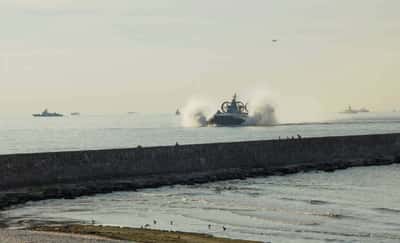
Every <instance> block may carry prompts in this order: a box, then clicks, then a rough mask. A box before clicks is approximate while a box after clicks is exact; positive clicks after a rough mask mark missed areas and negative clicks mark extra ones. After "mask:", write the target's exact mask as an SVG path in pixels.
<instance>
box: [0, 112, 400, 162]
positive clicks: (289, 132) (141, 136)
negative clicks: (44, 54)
mask: <svg viewBox="0 0 400 243" xmlns="http://www.w3.org/2000/svg"><path fill="white" fill-rule="evenodd" d="M392 132H400V113H368V114H357V115H343V114H338V115H337V118H335V119H333V120H329V121H324V122H319V123H291V124H282V125H278V126H269V127H234V128H232V127H230V128H223V127H202V128H185V127H183V126H182V125H181V122H180V117H179V116H175V115H172V114H140V113H138V114H126V115H125V114H122V115H107V116H99V115H98V116H95V115H81V116H69V117H62V118H34V117H30V116H26V117H1V116H0V154H9V153H29V152H48V151H66V150H67V151H68V150H81V149H103V148H125V147H136V146H138V145H142V146H155V145H172V144H175V143H176V142H178V143H179V144H192V143H212V142H229V141H243V140H259V139H278V137H279V136H280V137H282V138H286V137H287V136H289V137H291V136H296V135H297V134H300V135H302V136H303V137H318V136H339V135H348V134H354V135H356V134H371V133H392Z"/></svg>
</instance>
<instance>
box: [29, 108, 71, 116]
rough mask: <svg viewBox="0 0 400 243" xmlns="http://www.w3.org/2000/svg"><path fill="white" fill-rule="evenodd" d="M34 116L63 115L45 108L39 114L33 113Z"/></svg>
mask: <svg viewBox="0 0 400 243" xmlns="http://www.w3.org/2000/svg"><path fill="white" fill-rule="evenodd" d="M33 116H34V117H61V116H64V115H63V114H60V113H56V112H49V111H48V110H47V109H45V110H44V111H43V112H42V113H40V114H33Z"/></svg>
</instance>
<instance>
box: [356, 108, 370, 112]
mask: <svg viewBox="0 0 400 243" xmlns="http://www.w3.org/2000/svg"><path fill="white" fill-rule="evenodd" d="M358 112H369V110H368V109H367V108H361V109H359V110H358Z"/></svg>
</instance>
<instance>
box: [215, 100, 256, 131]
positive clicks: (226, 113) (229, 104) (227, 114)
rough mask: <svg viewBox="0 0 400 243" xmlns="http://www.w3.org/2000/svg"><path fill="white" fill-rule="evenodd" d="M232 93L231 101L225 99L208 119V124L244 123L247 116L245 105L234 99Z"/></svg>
mask: <svg viewBox="0 0 400 243" xmlns="http://www.w3.org/2000/svg"><path fill="white" fill-rule="evenodd" d="M236 98H237V95H236V94H234V95H233V98H232V100H231V101H225V102H223V103H222V104H221V109H220V110H218V111H217V113H215V114H214V116H213V117H211V119H209V120H208V124H209V125H216V126H239V125H242V124H243V123H245V122H246V121H247V119H248V117H249V112H248V110H247V105H245V104H244V103H243V102H242V101H237V100H236Z"/></svg>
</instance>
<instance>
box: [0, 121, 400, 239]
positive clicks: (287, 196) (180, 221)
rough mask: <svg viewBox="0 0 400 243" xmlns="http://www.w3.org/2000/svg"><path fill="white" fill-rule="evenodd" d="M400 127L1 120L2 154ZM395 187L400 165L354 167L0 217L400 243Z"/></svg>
mask: <svg viewBox="0 0 400 243" xmlns="http://www.w3.org/2000/svg"><path fill="white" fill-rule="evenodd" d="M399 131H400V115H399V114H398V113H387V114H384V113H382V114H374V113H370V114H359V115H351V116H345V115H340V116H338V119H336V120H332V121H328V122H324V123H306V124H304V123H303V124H286V125H279V126H271V127H237V128H215V127H205V128H183V127H182V126H181V125H180V121H179V117H176V116H174V115H150V114H134V115H120V116H84V115H82V116H80V117H65V118H53V119H40V118H37V119H34V118H30V117H27V118H2V119H0V135H1V136H0V153H2V154H7V153H26V152H39V151H60V150H78V149H97V148H116V147H135V146H137V145H139V144H140V145H145V146H150V145H168V144H175V142H179V143H180V144H187V143H209V142H217V141H218V142H219V141H241V140H256V139H276V138H278V137H279V136H281V137H287V136H295V135H296V134H301V135H302V136H303V137H310V136H332V135H348V134H372V133H391V132H399ZM399 185H400V166H399V165H391V166H381V167H365V168H352V169H347V170H342V171H336V172H334V173H325V172H310V173H305V174H296V175H289V176H282V177H280V176H272V177H267V178H252V179H247V180H232V181H224V182H216V183H209V184H203V185H194V186H172V187H162V188H158V189H146V190H140V191H136V192H118V193H112V194H104V195H97V196H91V197H81V198H78V199H74V200H47V201H42V202H35V203H28V204H26V205H24V206H23V207H18V208H15V209H11V210H8V211H4V212H2V213H1V215H0V216H1V217H3V218H4V217H6V218H9V219H14V223H18V222H20V221H21V220H22V221H25V222H26V221H29V220H52V221H65V220H77V221H83V222H90V221H91V220H95V222H96V223H97V224H110V225H123V226H133V227H140V226H142V225H145V224H150V225H151V228H157V229H168V230H170V229H171V230H181V231H193V232H202V233H210V234H213V235H218V236H225V237H231V238H242V239H253V240H261V241H270V242H273V243H275V242H300V243H309V242H371V243H372V242H374V243H375V242H400V189H399ZM153 220H156V221H157V224H153ZM171 221H172V225H171ZM209 224H210V225H211V228H209V227H208V225H209ZM223 226H225V227H226V228H227V230H226V231H223V230H222V227H223Z"/></svg>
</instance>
